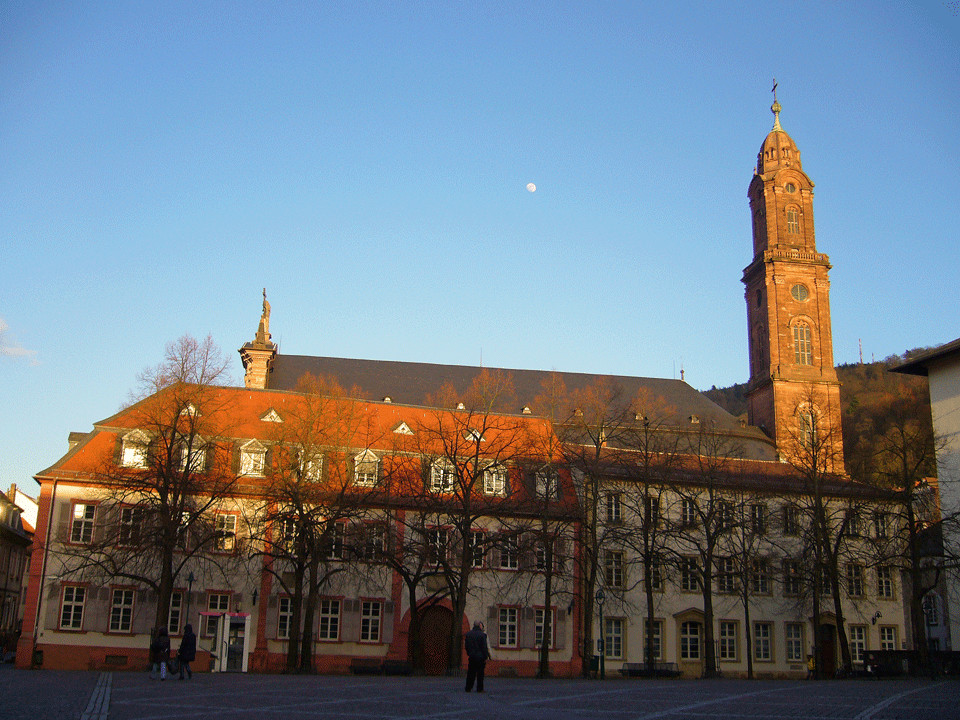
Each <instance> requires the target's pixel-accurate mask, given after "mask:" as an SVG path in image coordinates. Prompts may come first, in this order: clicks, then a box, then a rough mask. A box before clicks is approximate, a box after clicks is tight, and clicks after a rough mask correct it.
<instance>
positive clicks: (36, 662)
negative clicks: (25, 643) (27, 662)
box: [31, 650, 43, 667]
mask: <svg viewBox="0 0 960 720" xmlns="http://www.w3.org/2000/svg"><path fill="white" fill-rule="evenodd" d="M31 664H32V665H33V667H43V650H34V651H33V660H32V661H31Z"/></svg>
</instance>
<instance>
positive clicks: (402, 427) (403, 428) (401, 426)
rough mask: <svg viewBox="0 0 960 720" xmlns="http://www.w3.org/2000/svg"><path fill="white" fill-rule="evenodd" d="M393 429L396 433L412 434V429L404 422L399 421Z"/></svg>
mask: <svg viewBox="0 0 960 720" xmlns="http://www.w3.org/2000/svg"><path fill="white" fill-rule="evenodd" d="M393 431H394V432H395V433H396V434H397V435H413V430H411V429H410V426H409V425H407V424H406V423H405V422H401V423H400V424H399V425H397V426H396V427H395V428H394V429H393Z"/></svg>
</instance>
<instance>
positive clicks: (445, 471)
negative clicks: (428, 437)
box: [430, 458, 457, 493]
mask: <svg viewBox="0 0 960 720" xmlns="http://www.w3.org/2000/svg"><path fill="white" fill-rule="evenodd" d="M456 476H457V473H456V469H455V468H454V466H453V463H452V462H450V461H449V460H448V459H447V458H440V459H439V460H434V462H433V465H431V466H430V492H435V493H452V492H453V488H454V479H455V478H456Z"/></svg>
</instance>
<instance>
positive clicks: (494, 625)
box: [487, 605, 500, 647]
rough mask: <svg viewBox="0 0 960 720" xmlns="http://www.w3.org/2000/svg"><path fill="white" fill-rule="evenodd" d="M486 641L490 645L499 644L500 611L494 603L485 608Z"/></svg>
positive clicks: (495, 645)
mask: <svg viewBox="0 0 960 720" xmlns="http://www.w3.org/2000/svg"><path fill="white" fill-rule="evenodd" d="M487 641H488V642H487V644H488V645H490V646H491V647H497V646H498V645H499V644H500V611H499V608H498V607H497V606H496V605H491V606H490V607H488V608H487Z"/></svg>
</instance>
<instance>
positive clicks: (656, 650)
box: [643, 620, 663, 662]
mask: <svg viewBox="0 0 960 720" xmlns="http://www.w3.org/2000/svg"><path fill="white" fill-rule="evenodd" d="M644 627H645V628H646V633H644V645H643V661H644V662H646V661H647V647H648V646H649V645H653V659H654V660H655V661H657V662H660V661H661V660H663V641H662V639H663V620H652V621H651V622H649V623H644Z"/></svg>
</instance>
